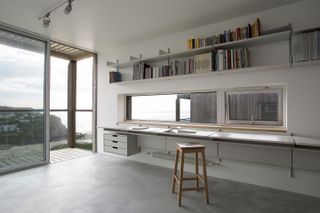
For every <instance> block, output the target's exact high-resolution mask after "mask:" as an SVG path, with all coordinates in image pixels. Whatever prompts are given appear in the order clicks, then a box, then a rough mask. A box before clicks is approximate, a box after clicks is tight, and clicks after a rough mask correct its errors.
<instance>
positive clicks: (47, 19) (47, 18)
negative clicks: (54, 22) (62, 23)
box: [42, 13, 51, 28]
mask: <svg viewBox="0 0 320 213" xmlns="http://www.w3.org/2000/svg"><path fill="white" fill-rule="evenodd" d="M50 22H51V20H50V13H47V14H46V15H45V16H44V17H43V19H42V24H43V27H44V28H48V27H49V25H50Z"/></svg>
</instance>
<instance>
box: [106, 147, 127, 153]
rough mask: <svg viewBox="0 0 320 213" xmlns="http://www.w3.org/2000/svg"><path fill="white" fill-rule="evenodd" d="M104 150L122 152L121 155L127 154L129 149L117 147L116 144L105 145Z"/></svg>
mask: <svg viewBox="0 0 320 213" xmlns="http://www.w3.org/2000/svg"><path fill="white" fill-rule="evenodd" d="M104 151H105V152H112V153H115V154H120V155H127V149H123V148H120V147H116V146H104Z"/></svg>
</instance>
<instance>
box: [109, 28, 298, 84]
mask: <svg viewBox="0 0 320 213" xmlns="http://www.w3.org/2000/svg"><path fill="white" fill-rule="evenodd" d="M291 36H292V26H291V25H287V26H284V27H281V31H276V30H275V32H272V33H268V34H266V35H261V36H258V37H252V38H247V39H242V40H237V41H232V42H226V43H219V44H214V45H210V46H206V47H201V48H196V49H188V50H185V51H181V52H172V53H170V52H169V50H168V52H164V51H162V50H159V55H158V56H154V57H149V58H142V57H141V56H140V58H133V60H129V61H127V62H123V63H112V62H109V61H107V66H108V67H110V68H115V69H117V71H119V69H123V68H130V67H133V66H134V65H135V64H138V63H140V62H144V63H148V64H152V63H157V62H165V61H168V62H169V61H170V60H173V59H179V58H184V57H193V56H196V55H199V54H204V53H209V52H211V51H213V50H217V49H229V48H241V47H250V46H258V45H267V44H270V43H276V42H281V41H288V44H289V49H290V48H291V44H290V42H291ZM289 52H290V53H289V54H290V55H289V56H288V58H291V51H289ZM291 63H292V62H291V61H290V60H289V61H288V63H284V64H276V65H267V66H252V67H246V68H237V69H225V70H221V71H214V72H213V71H210V70H208V72H204V73H192V74H183V75H173V76H165V77H158V78H148V79H140V80H126V81H121V82H113V83H111V84H118V85H123V84H134V83H142V82H154V81H161V80H174V79H182V78H195V77H204V76H214V75H221V74H231V73H241V72H249V71H260V70H266V69H272V68H276V67H290V65H291ZM168 64H169V63H168Z"/></svg>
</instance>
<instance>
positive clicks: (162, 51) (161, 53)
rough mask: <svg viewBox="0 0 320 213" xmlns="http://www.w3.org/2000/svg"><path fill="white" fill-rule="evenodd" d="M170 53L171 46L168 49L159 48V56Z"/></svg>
mask: <svg viewBox="0 0 320 213" xmlns="http://www.w3.org/2000/svg"><path fill="white" fill-rule="evenodd" d="M169 53H170V48H168V51H167V52H166V51H164V50H162V49H159V56H162V55H166V54H169Z"/></svg>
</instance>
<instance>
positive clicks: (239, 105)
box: [225, 88, 283, 126]
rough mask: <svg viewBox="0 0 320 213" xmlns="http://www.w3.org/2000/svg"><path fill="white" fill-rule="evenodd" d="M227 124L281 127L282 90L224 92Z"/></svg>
mask: <svg viewBox="0 0 320 213" xmlns="http://www.w3.org/2000/svg"><path fill="white" fill-rule="evenodd" d="M225 98H226V100H225V101H226V123H227V124H236V123H238V124H263V125H279V126H280V125H282V124H283V118H282V115H283V113H282V106H283V103H282V88H268V89H250V90H236V91H226V92H225Z"/></svg>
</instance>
